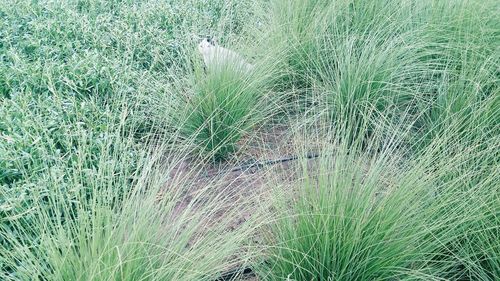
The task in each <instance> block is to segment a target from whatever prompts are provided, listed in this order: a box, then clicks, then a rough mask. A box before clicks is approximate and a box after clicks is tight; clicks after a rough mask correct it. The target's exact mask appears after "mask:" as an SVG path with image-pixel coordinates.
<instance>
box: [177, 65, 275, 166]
mask: <svg viewBox="0 0 500 281" xmlns="http://www.w3.org/2000/svg"><path fill="white" fill-rule="evenodd" d="M199 79H200V80H201V81H200V82H199V83H198V85H197V87H196V88H195V93H194V94H193V97H188V99H189V100H188V107H187V117H186V121H185V122H184V123H183V125H182V126H183V128H182V129H181V130H182V132H183V134H185V135H186V137H187V138H190V137H194V138H195V141H196V143H197V144H198V146H199V147H201V148H202V149H204V150H205V151H207V152H208V153H213V155H214V158H215V159H223V158H226V157H227V156H228V155H229V154H230V153H232V152H234V151H235V149H236V147H235V146H236V143H237V142H238V140H239V139H240V138H241V137H242V136H244V135H245V134H247V133H248V132H249V130H250V129H251V128H252V127H253V126H254V125H256V124H257V123H258V122H261V121H262V120H263V119H264V118H266V112H265V107H264V103H263V100H264V93H263V89H262V88H259V86H262V85H259V77H257V76H256V75H252V73H250V72H247V71H244V70H241V69H237V68H235V67H233V66H231V65H229V64H224V65H220V66H219V67H216V68H215V69H211V70H210V71H208V72H207V75H206V76H205V77H199Z"/></svg>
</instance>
